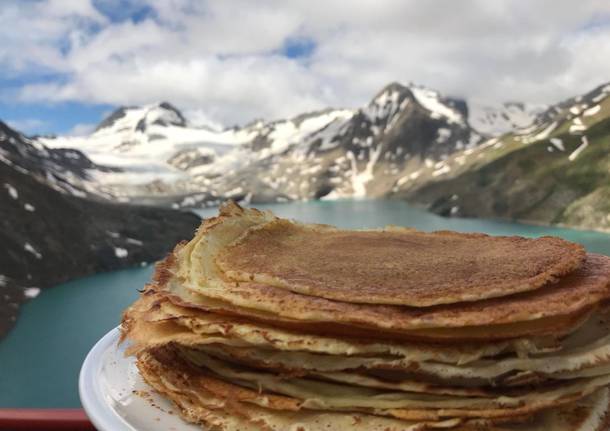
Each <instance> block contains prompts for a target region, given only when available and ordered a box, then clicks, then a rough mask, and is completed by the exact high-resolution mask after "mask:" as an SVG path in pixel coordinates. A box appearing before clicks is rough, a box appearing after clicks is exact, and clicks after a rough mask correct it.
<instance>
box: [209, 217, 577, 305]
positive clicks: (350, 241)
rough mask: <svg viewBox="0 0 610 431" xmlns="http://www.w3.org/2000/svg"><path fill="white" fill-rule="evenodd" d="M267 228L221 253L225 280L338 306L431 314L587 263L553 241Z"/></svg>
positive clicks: (278, 223)
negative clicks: (388, 307) (440, 307)
mask: <svg viewBox="0 0 610 431" xmlns="http://www.w3.org/2000/svg"><path fill="white" fill-rule="evenodd" d="M246 211H249V210H246ZM231 212H233V210H231ZM243 216H246V217H247V216H248V213H247V212H245V213H244V214H243ZM267 220H268V221H266V222H264V223H261V224H255V225H254V226H250V227H248V228H246V229H244V230H243V233H241V235H240V237H239V238H238V239H237V240H235V241H234V242H233V243H231V244H230V245H229V246H227V247H225V248H224V249H223V250H221V251H220V252H219V254H218V256H217V258H216V264H217V265H218V267H219V268H220V270H221V271H222V272H223V273H224V274H225V276H226V277H227V278H228V279H230V280H233V281H238V282H240V281H244V282H246V281H253V282H257V283H261V284H265V285H268V286H274V287H279V288H283V289H287V290H290V291H293V292H297V293H301V294H305V295H311V296H316V297H321V298H326V299H331V300H338V301H342V302H351V303H361V304H365V303H368V304H395V305H408V306H413V307H427V306H432V305H439V304H452V303H456V302H465V301H479V300H482V299H487V298H494V297H502V296H507V295H512V294H515V293H519V292H525V291H531V290H535V289H537V288H539V287H542V286H543V285H545V284H548V283H552V282H555V281H557V280H558V279H559V278H560V277H562V276H563V275H566V274H568V273H570V272H572V271H573V270H575V269H576V268H578V267H579V266H580V265H581V264H582V262H583V260H584V258H585V251H584V249H583V248H582V247H581V246H580V245H577V244H574V243H571V242H568V241H565V240H562V239H559V238H554V237H542V238H537V239H529V238H523V237H499V236H498V237H494V236H488V235H483V234H466V233H457V232H447V231H439V232H431V233H427V232H419V231H415V230H409V229H402V228H388V229H384V230H368V231H353V230H339V229H336V228H333V227H330V226H323V225H306V224H301V223H296V222H292V221H289V220H284V219H279V218H273V219H271V220H269V219H267Z"/></svg>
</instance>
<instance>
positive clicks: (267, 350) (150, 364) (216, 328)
mask: <svg viewBox="0 0 610 431" xmlns="http://www.w3.org/2000/svg"><path fill="white" fill-rule="evenodd" d="M609 280H610V258H607V257H604V256H600V255H596V254H587V253H586V252H585V250H584V249H583V248H582V247H581V246H579V245H577V244H574V243H571V242H568V241H565V240H562V239H559V238H554V237H542V238H537V239H528V238H522V237H492V236H487V235H483V234H464V233H457V232H449V231H439V232H432V233H427V232H420V231H416V230H412V229H406V228H399V227H387V228H384V229H377V230H340V229H338V228H335V227H332V226H327V225H314V224H302V223H298V222H294V221H289V220H285V219H281V218H278V217H275V216H274V215H273V214H272V213H270V212H262V211H258V210H254V209H243V208H241V207H239V206H238V205H236V204H234V203H227V204H225V205H224V206H222V207H221V209H220V215H219V216H218V217H215V218H211V219H208V220H206V221H205V222H204V223H203V224H202V226H201V227H200V228H199V230H198V232H197V233H196V235H195V237H194V238H193V239H192V240H191V241H190V242H188V243H184V244H180V245H178V246H177V247H176V249H175V250H174V252H173V253H172V254H171V255H170V256H168V257H167V258H166V259H165V261H163V262H162V263H160V264H158V265H157V269H156V273H155V276H154V278H153V280H152V282H151V283H150V284H149V285H148V286H147V287H146V289H145V290H144V291H143V292H142V295H141V297H140V298H139V299H138V300H137V301H136V302H135V303H134V304H133V305H132V306H131V307H130V308H129V309H128V310H127V311H126V312H125V315H124V319H123V322H122V335H123V338H124V339H127V340H128V341H129V347H128V354H131V355H135V356H136V357H137V365H138V368H139V370H140V373H141V375H142V376H143V378H144V379H145V380H146V382H148V383H149V384H150V385H151V386H152V387H153V388H154V389H155V390H156V391H158V392H159V393H161V394H163V395H164V396H166V397H167V398H169V399H170V400H172V401H173V402H174V403H175V404H176V405H177V406H178V407H179V409H180V411H181V412H182V415H183V417H184V418H185V419H186V420H187V421H189V422H194V423H198V424H201V425H202V426H203V427H204V428H206V429H214V430H215V429H220V430H242V431H247V430H293V431H296V430H299V431H304V430H310V431H314V430H315V431H318V430H319V431H322V430H323V431H328V430H348V429H349V430H384V431H398V430H423V429H439V428H444V429H455V430H471V429H483V430H488V429H489V430H496V429H497V430H540V431H542V430H553V431H568V430H569V431H573V430H587V431H601V430H604V429H606V427H607V426H608V422H609V420H608V418H609V417H610V414H609V411H610V408H609V403H610V396H609V390H608V385H609V384H610V331H609V328H610V324H609V321H610V318H608V317H609V316H610V313H608V311H607V310H606V309H605V308H606V307H605V304H604V301H605V300H606V299H607V298H608V297H609V296H610V288H609Z"/></svg>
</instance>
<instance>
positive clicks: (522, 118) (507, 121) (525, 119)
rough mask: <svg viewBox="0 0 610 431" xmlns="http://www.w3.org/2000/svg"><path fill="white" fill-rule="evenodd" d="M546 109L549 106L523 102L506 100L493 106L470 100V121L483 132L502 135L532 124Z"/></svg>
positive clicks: (490, 134) (476, 128)
mask: <svg viewBox="0 0 610 431" xmlns="http://www.w3.org/2000/svg"><path fill="white" fill-rule="evenodd" d="M546 109H548V106H545V105H533V104H526V103H521V102H505V103H503V104H501V105H500V106H492V105H486V104H484V103H480V102H476V101H470V102H469V103H468V111H469V112H468V122H469V123H470V125H471V126H472V127H473V128H474V129H475V130H477V131H479V132H480V133H482V134H485V135H489V136H500V135H503V134H505V133H508V132H512V131H514V130H518V129H524V128H526V127H528V126H530V125H531V124H532V123H533V122H534V120H535V119H536V118H537V117H538V115H539V114H541V113H542V112H544V111H545V110H546Z"/></svg>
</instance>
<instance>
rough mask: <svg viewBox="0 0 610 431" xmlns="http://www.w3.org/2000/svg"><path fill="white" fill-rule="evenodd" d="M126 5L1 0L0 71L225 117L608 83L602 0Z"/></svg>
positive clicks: (238, 0) (608, 37) (496, 97)
mask: <svg viewBox="0 0 610 431" xmlns="http://www.w3.org/2000/svg"><path fill="white" fill-rule="evenodd" d="M105 1H106V2H110V3H112V1H113V0H105ZM134 2H135V3H142V4H145V3H148V4H149V5H150V6H151V7H152V8H153V10H154V11H155V15H156V16H154V17H148V18H147V19H144V20H143V21H140V22H137V23H134V22H131V21H124V22H111V20H109V19H108V18H107V17H105V16H103V15H102V14H101V13H100V12H99V11H97V10H96V9H95V8H94V7H93V6H92V4H91V2H89V1H72V2H65V1H53V2H41V3H35V4H33V5H30V4H28V6H27V7H25V8H22V7H19V8H17V6H16V4H15V3H13V4H12V5H11V4H10V3H2V4H1V5H0V38H2V40H5V39H6V40H8V41H9V42H10V43H8V44H3V46H0V69H4V71H5V72H4V73H8V74H10V73H22V74H23V73H25V74H27V73H30V74H35V73H36V71H40V70H47V71H53V72H57V73H59V74H60V75H61V79H58V80H54V81H51V82H48V81H45V82H35V83H30V84H27V85H24V86H23V87H22V88H21V89H20V91H19V94H20V98H21V99H22V100H27V101H63V100H76V101H81V102H91V103H108V104H115V105H123V104H142V103H152V102H156V101H159V100H168V101H170V102H172V103H174V104H176V105H177V106H178V107H180V108H183V109H186V110H189V111H191V112H197V113H198V114H197V115H199V116H200V118H201V119H205V120H201V121H202V122H206V123H210V122H211V123H218V122H220V123H223V124H227V125H232V124H235V123H243V122H246V121H249V120H251V119H252V118H260V117H265V118H273V117H283V116H288V115H293V114H296V113H299V112H302V111H307V110H312V109H316V108H321V107H325V106H328V105H332V106H354V105H358V104H362V103H365V102H366V101H367V100H368V99H370V98H371V96H372V95H373V94H374V93H375V92H376V91H378V90H379V88H381V87H382V86H383V85H385V84H386V83H388V82H390V81H396V80H398V81H402V82H409V81H413V82H417V83H422V84H425V85H428V86H431V87H434V88H438V89H439V90H441V91H443V92H444V93H446V94H450V95H456V96H462V97H468V98H476V99H479V100H486V101H489V102H501V101H504V100H506V99H511V100H523V101H527V102H531V103H550V102H555V101H558V100H560V99H562V98H566V97H569V96H572V95H575V94H577V93H580V92H584V91H586V90H588V89H590V88H592V87H593V86H595V85H597V84H599V83H601V82H603V81H607V80H610V74H609V73H608V70H610V55H608V54H610V52H609V51H610V25H609V24H610V19H609V17H610V4H609V3H608V2H603V1H600V0H583V1H580V2H579V3H578V6H577V7H575V5H574V3H573V2H571V1H551V0H543V1H537V2H517V1H509V0H505V1H493V2H490V1H487V0H464V1H460V2H455V1H453V0H432V1H428V2H422V1H399V0H383V1H382V0H376V1H373V0H365V1H360V2H357V3H349V4H348V3H346V2H343V1H336V0H325V1H305V0H302V1H294V2H281V1H257V2H250V1H245V0H243V1H242V0H235V1H222V2H199V1H187V0H149V1H144V0H137V1H134ZM7 5H8V6H7ZM20 6H21V5H20ZM24 28H27V29H28V31H23V29H24ZM298 37H303V38H306V39H311V40H313V41H315V43H316V48H315V50H314V51H313V53H312V55H311V56H310V57H308V58H304V59H303V58H302V59H290V58H286V57H284V56H282V55H280V54H279V51H280V50H281V48H282V46H283V45H284V44H285V43H286V40H287V39H289V38H298ZM8 45H10V46H8ZM0 73H1V72H0Z"/></svg>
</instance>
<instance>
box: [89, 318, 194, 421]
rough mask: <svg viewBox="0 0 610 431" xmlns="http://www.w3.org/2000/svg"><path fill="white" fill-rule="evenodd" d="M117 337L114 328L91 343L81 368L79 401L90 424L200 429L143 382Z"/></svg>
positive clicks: (116, 329)
mask: <svg viewBox="0 0 610 431" xmlns="http://www.w3.org/2000/svg"><path fill="white" fill-rule="evenodd" d="M118 340H119V329H118V328H115V329H113V330H112V331H110V332H109V333H108V334H106V335H105V336H104V337H103V338H102V339H101V340H100V341H98V342H97V344H96V345H95V346H93V348H92V349H91V351H90V352H89V354H88V355H87V358H85V362H84V363H83V367H82V368H81V371H80V377H79V382H78V391H79V394H80V400H81V403H82V404H83V408H84V409H85V412H86V413H87V415H88V416H89V419H91V422H93V425H95V427H96V428H97V429H98V430H99V431H127V430H129V431H134V430H138V431H144V430H146V431H157V430H159V431H160V430H163V431H168V430H171V431H179V430H180V431H182V430H184V431H201V428H200V427H197V426H194V425H190V424H188V423H186V422H184V421H183V420H182V419H180V416H179V415H178V412H177V410H176V408H175V407H174V406H173V405H172V404H171V403H170V402H169V401H167V400H165V399H164V398H162V397H161V396H159V395H157V394H156V393H154V392H153V390H152V389H151V388H150V386H148V385H147V384H146V383H144V381H143V380H142V377H140V374H139V373H138V369H137V368H136V365H135V362H134V359H133V358H132V357H129V358H126V357H125V355H124V354H123V352H124V350H125V347H126V346H125V345H124V344H123V345H120V346H119V345H118ZM142 393H145V394H146V396H142V395H141V394H142Z"/></svg>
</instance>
